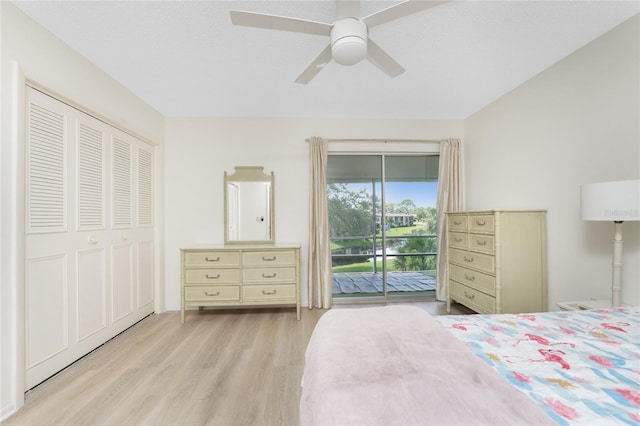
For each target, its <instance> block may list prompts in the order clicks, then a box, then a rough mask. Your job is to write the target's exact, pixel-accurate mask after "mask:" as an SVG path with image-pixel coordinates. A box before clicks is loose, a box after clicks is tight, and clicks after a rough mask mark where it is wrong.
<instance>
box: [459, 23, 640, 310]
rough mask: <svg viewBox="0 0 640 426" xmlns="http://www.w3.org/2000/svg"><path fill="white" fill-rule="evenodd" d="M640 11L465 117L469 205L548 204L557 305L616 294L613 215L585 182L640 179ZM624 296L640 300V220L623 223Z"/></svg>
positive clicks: (551, 290)
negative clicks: (584, 208) (583, 199)
mask: <svg viewBox="0 0 640 426" xmlns="http://www.w3.org/2000/svg"><path fill="white" fill-rule="evenodd" d="M639 27H640V17H639V16H638V15H636V16H635V17H634V18H632V19H630V20H628V21H627V22H625V23H623V24H622V25H620V26H619V27H617V28H615V29H613V30H612V31H610V32H609V33H607V34H605V35H603V36H602V37H600V38H598V39H597V40H595V41H593V42H592V43H590V44H588V45H587V46H585V47H584V48H582V49H580V50H579V51H577V52H575V53H574V54H572V55H570V56H569V57H567V58H565V59H564V60H562V61H560V62H559V63H557V64H556V65H554V66H553V67H551V68H549V69H547V70H545V71H544V72H542V73H541V74H539V75H538V76H536V77H535V78H533V79H531V80H530V81H528V82H527V83H525V84H523V85H521V86H520V87H518V88H517V89H515V90H513V91H512V92H510V93H508V94H507V95H505V96H504V97H502V98H500V99H498V100H497V101H496V102H494V103H492V104H490V105H489V106H487V107H486V108H484V109H482V110H481V111H479V112H478V113H476V114H474V115H473V116H471V117H469V118H468V119H467V120H465V150H466V151H465V153H466V164H465V167H466V188H467V207H468V208H469V209H489V208H494V209H526V208H539V209H547V210H548V213H547V215H548V216H547V224H548V277H549V302H550V306H549V307H550V308H551V309H557V308H556V307H555V304H556V302H558V301H570V300H584V299H588V298H591V297H599V298H610V297H611V291H610V287H611V270H612V269H611V262H612V243H611V242H612V239H613V223H607V222H602V223H600V222H583V221H582V220H581V219H580V185H581V184H583V183H592V182H601V181H610V180H626V179H638V178H640V124H639V117H640V111H639V104H640V101H639V100H640V85H639V79H640V69H639V64H640V57H639V56H640V45H639V44H640V41H639V40H640V34H639V33H640V30H639ZM623 237H624V240H625V243H624V260H623V264H624V266H623V302H626V303H629V304H636V305H637V304H640V289H639V287H640V241H639V240H640V223H639V222H626V223H625V224H624V225H623Z"/></svg>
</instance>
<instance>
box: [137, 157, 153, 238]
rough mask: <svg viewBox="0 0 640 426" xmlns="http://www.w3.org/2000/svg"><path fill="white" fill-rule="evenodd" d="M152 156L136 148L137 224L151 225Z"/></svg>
mask: <svg viewBox="0 0 640 426" xmlns="http://www.w3.org/2000/svg"><path fill="white" fill-rule="evenodd" d="M152 194H153V157H152V156H151V152H149V151H147V150H145V149H142V148H139V149H138V226H153V197H152Z"/></svg>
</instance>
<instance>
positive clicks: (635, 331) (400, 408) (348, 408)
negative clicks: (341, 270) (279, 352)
mask: <svg viewBox="0 0 640 426" xmlns="http://www.w3.org/2000/svg"><path fill="white" fill-rule="evenodd" d="M639 318H640V309H639V308H616V309H601V310H588V311H573V312H567V311H562V312H547V313H538V314H521V315H513V314H502V315H460V316H456V315H448V316H430V315H429V314H428V313H427V312H425V311H423V310H421V309H419V308H417V307H414V306H399V305H396V306H385V307H378V308H355V309H333V310H331V311H329V312H327V313H326V314H325V315H324V316H323V317H322V318H321V319H320V320H319V322H318V324H317V325H316V328H315V329H314V332H313V334H312V336H311V339H310V341H309V344H308V346H307V351H306V355H305V367H304V373H303V377H302V395H301V400H300V424H301V425H394V424H395V425H454V424H456V425H499V424H504V425H544V424H575V425H578V424H579V425H614V424H621V425H625V424H629V425H637V424H639V422H640V323H639ZM453 336H455V337H453Z"/></svg>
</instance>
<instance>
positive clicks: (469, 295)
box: [464, 291, 476, 300]
mask: <svg viewBox="0 0 640 426" xmlns="http://www.w3.org/2000/svg"><path fill="white" fill-rule="evenodd" d="M464 297H466V298H467V299H469V300H473V299H475V298H476V295H475V294H467V292H466V291H465V292H464Z"/></svg>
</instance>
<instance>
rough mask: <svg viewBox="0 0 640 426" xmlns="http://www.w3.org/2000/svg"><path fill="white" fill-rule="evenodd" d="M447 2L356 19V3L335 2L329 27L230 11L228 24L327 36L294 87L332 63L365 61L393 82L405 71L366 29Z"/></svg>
mask: <svg viewBox="0 0 640 426" xmlns="http://www.w3.org/2000/svg"><path fill="white" fill-rule="evenodd" d="M449 1H451V0H440V1H438V0H429V1H426V0H408V1H404V2H402V3H398V4H395V5H393V6H390V7H388V8H386V9H383V10H380V11H378V12H375V13H373V14H371V15H369V16H365V17H363V18H358V16H359V15H360V0H337V1H336V21H335V22H333V23H332V24H328V23H324V22H316V21H308V20H304V19H298V18H289V17H286V16H277V15H269V14H264V13H254V12H244V11H240V10H232V11H231V22H232V23H233V24H234V25H242V26H245V27H256V28H265V29H270V30H280V31H291V32H296V33H305V34H316V35H322V36H329V37H330V40H331V41H330V43H329V45H328V46H327V47H326V48H325V49H324V50H323V51H322V52H320V54H319V55H318V57H317V58H315V59H314V60H313V62H311V64H310V65H309V66H308V67H307V68H306V69H305V70H304V71H303V72H302V74H300V76H299V77H298V78H297V79H296V83H300V84H307V83H309V82H310V81H311V79H313V78H314V77H315V76H316V75H317V74H318V73H319V72H320V70H321V69H322V68H323V67H324V66H325V65H327V64H328V63H329V62H330V61H331V60H332V59H333V60H334V61H335V62H337V63H339V64H342V65H354V64H357V63H358V62H360V61H361V60H363V59H365V58H366V59H367V60H368V61H369V62H371V63H372V64H373V65H375V66H376V67H378V68H379V69H380V70H381V71H382V72H384V73H385V74H387V75H388V76H389V77H391V78H394V77H396V76H398V75H400V74H402V73H403V72H404V71H405V69H404V68H403V67H402V66H401V65H400V64H399V63H397V62H396V61H395V60H394V59H393V58H392V57H391V56H389V55H388V54H387V53H386V52H385V51H384V50H382V48H380V46H378V45H377V44H376V43H375V42H374V41H373V40H371V39H370V38H369V29H371V28H373V27H376V26H378V25H382V24H386V23H387V22H390V21H393V20H396V19H399V18H403V17H405V16H408V15H411V14H414V13H417V12H420V11H423V10H425V9H429V8H431V7H434V6H438V5H440V4H443V3H448V2H449Z"/></svg>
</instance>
